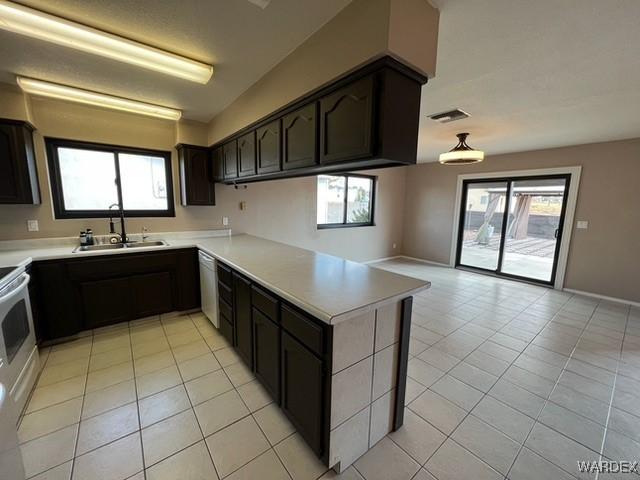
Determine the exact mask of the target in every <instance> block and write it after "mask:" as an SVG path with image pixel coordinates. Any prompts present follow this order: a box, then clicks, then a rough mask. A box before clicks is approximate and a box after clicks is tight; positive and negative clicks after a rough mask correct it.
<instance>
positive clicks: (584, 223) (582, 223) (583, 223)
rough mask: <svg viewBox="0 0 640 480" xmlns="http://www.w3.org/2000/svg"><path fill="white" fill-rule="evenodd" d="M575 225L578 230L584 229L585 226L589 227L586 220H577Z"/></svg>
mask: <svg viewBox="0 0 640 480" xmlns="http://www.w3.org/2000/svg"><path fill="white" fill-rule="evenodd" d="M576 227H577V228H579V229H580V230H586V229H587V228H589V222H588V221H587V220H578V223H577V224H576Z"/></svg>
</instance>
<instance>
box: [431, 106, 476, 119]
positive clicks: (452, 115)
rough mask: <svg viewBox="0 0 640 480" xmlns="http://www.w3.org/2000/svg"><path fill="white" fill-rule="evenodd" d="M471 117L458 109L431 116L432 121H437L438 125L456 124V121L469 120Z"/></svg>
mask: <svg viewBox="0 0 640 480" xmlns="http://www.w3.org/2000/svg"><path fill="white" fill-rule="evenodd" d="M469 116H470V115H469V114H468V113H467V112H465V111H464V110H461V109H460V108H456V109H454V110H449V111H447V112H440V113H434V114H433V115H429V118H430V119H431V120H435V121H436V122H438V123H449V122H455V121H456V120H462V119H463V118H467V117H469Z"/></svg>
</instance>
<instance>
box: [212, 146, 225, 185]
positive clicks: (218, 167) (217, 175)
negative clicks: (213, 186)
mask: <svg viewBox="0 0 640 480" xmlns="http://www.w3.org/2000/svg"><path fill="white" fill-rule="evenodd" d="M211 161H212V162H213V180H214V181H215V182H222V181H224V157H223V156H222V147H218V148H214V149H212V150H211Z"/></svg>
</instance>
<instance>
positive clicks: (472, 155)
mask: <svg viewBox="0 0 640 480" xmlns="http://www.w3.org/2000/svg"><path fill="white" fill-rule="evenodd" d="M468 136H469V134H468V133H458V134H457V135H456V137H458V144H457V145H456V146H455V147H453V148H452V149H451V150H449V151H448V152H445V153H441V154H440V158H439V161H440V163H442V164H443V165H467V164H469V163H478V162H481V161H483V160H484V152H483V151H482V150H476V149H475V148H471V147H470V146H469V145H467V137H468Z"/></svg>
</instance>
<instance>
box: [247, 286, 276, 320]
mask: <svg viewBox="0 0 640 480" xmlns="http://www.w3.org/2000/svg"><path fill="white" fill-rule="evenodd" d="M251 304H252V305H253V306H254V307H256V308H257V309H258V310H260V312H262V313H263V314H264V315H266V316H267V317H268V318H269V320H271V321H273V322H276V323H278V300H277V299H275V298H274V297H272V296H271V295H269V294H268V293H267V292H265V291H264V290H262V289H261V288H259V287H256V286H255V285H253V286H252V287H251Z"/></svg>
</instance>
